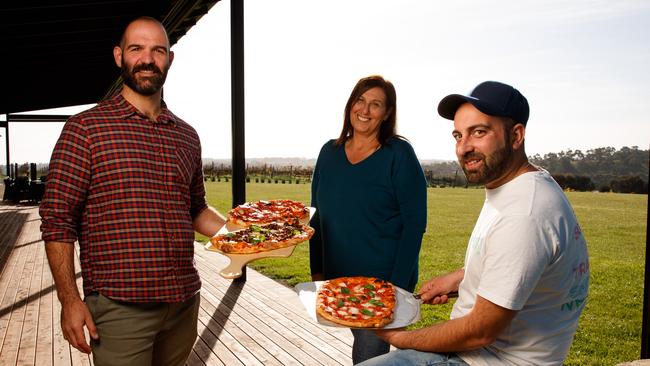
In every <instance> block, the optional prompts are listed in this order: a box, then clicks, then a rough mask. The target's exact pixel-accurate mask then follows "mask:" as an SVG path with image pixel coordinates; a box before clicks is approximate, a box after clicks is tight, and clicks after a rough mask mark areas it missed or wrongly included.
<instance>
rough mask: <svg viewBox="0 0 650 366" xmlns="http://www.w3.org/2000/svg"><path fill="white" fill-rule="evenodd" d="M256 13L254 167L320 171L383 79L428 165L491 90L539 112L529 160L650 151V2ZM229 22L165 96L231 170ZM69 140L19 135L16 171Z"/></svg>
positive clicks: (249, 148) (251, 72)
mask: <svg viewBox="0 0 650 366" xmlns="http://www.w3.org/2000/svg"><path fill="white" fill-rule="evenodd" d="M245 5H246V8H245V26H246V28H245V38H246V48H245V59H246V76H245V78H246V135H247V140H246V154H247V156H248V157H307V158H315V157H316V156H317V154H318V151H319V150H320V146H321V145H322V144H323V143H324V142H325V141H327V140H328V139H330V138H335V137H336V136H338V134H339V131H340V129H341V124H342V114H343V108H344V105H345V102H346V100H347V97H348V96H349V93H350V91H351V90H352V87H353V86H354V84H355V83H356V81H357V80H358V79H359V78H361V77H364V76H367V75H370V74H381V75H383V76H384V77H386V78H387V79H389V80H391V81H392V82H393V83H394V84H395V86H396V89H397V99H398V129H399V133H400V134H402V135H404V136H405V137H407V138H408V139H409V140H410V141H411V143H412V144H413V146H414V148H415V151H416V153H417V154H418V156H419V157H420V158H421V159H449V160H451V159H455V154H454V143H453V139H452V138H451V130H452V124H451V122H449V121H446V120H443V119H442V118H441V117H439V116H438V115H437V113H436V112H435V110H436V106H437V104H438V101H439V100H440V99H441V98H442V97H444V96H445V95H447V94H450V93H468V92H469V91H470V90H471V89H472V88H473V87H474V86H475V85H476V84H478V83H479V82H481V81H484V80H490V79H491V80H499V81H503V82H507V83H510V84H512V85H514V86H515V87H517V88H518V89H519V90H520V91H521V92H522V93H523V94H524V95H525V96H526V97H527V98H528V101H529V103H530V105H531V117H530V120H529V123H528V128H527V137H526V149H527V153H528V154H529V155H532V154H535V153H539V154H544V153H547V152H559V151H560V150H566V149H581V150H583V151H586V150H588V149H591V148H595V147H601V146H614V147H616V148H620V147H622V146H635V145H636V146H639V148H641V149H647V148H648V143H649V142H650V121H648V116H649V115H650V103H649V102H648V99H649V98H650V72H648V65H650V25H649V24H650V2H648V1H588V0H575V1H571V2H567V1H559V0H551V1H530V0H519V1H515V0H506V1H499V2H486V1H480V0H472V1H453V2H451V1H450V2H440V1H426V0H400V1H395V0H393V1H387V0H355V1H349V0H331V1H327V2H323V1H308V0H274V1H264V0H246V4H245ZM228 22H229V1H228V0H223V1H221V2H219V3H217V4H216V5H215V6H214V7H213V8H212V10H211V11H210V12H209V13H208V14H207V15H206V16H205V17H204V18H202V19H201V20H200V21H199V23H198V24H197V25H196V26H195V27H194V28H193V29H192V30H190V32H188V34H187V35H186V36H185V37H184V38H183V39H181V41H180V42H179V43H178V44H177V45H175V46H174V47H173V50H174V52H175V53H176V58H175V61H174V64H173V65H172V68H171V70H170V74H169V77H168V80H167V84H166V86H165V99H166V101H167V103H168V105H169V106H170V108H171V109H172V110H173V111H174V112H175V113H176V114H177V115H179V116H181V117H182V118H184V119H185V120H186V121H188V122H189V123H191V124H192V125H193V126H194V127H195V128H196V129H197V131H198V132H199V135H200V137H201V140H202V146H203V156H204V157H211V158H228V157H230V151H231V146H230V123H231V122H230V97H229V92H230V53H229V52H230V49H229V39H230V38H229V23H228ZM106 57H111V50H107V52H106ZM66 111H68V110H66ZM60 128H61V127H60V126H58V125H55V126H44V125H38V128H37V129H35V128H34V125H31V126H17V125H16V124H12V127H11V137H12V144H13V145H12V151H11V154H12V160H13V161H18V162H26V161H47V160H49V154H50V151H51V146H53V144H54V142H55V140H56V136H58V133H59V131H60ZM27 136H29V140H30V141H34V139H36V140H37V141H41V143H40V146H43V149H42V151H40V152H33V151H29V150H28V149H24V150H23V149H22V147H20V146H18V145H19V144H17V143H16V141H20V140H21V139H22V141H25V140H26V139H28V137H27ZM1 144H3V142H0V145H1ZM0 150H1V151H0V158H1V159H4V147H2V149H0Z"/></svg>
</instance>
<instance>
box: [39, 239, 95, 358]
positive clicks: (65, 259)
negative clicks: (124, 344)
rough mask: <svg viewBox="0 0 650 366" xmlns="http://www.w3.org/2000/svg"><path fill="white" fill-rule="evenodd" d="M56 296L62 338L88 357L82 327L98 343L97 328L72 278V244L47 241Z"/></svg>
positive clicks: (73, 277)
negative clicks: (59, 303)
mask: <svg viewBox="0 0 650 366" xmlns="http://www.w3.org/2000/svg"><path fill="white" fill-rule="evenodd" d="M45 252H46V254H47V260H48V262H49V264H50V270H51V271H52V277H53V278H54V285H55V286H56V292H57V296H58V298H59V301H60V302H61V330H62V331H63V337H64V338H65V339H67V340H68V342H70V344H71V345H72V346H73V347H74V348H76V349H78V350H79V351H81V352H85V353H90V351H91V348H90V346H89V345H88V343H87V342H86V336H85V334H84V330H83V327H84V325H85V326H86V327H87V328H88V332H89V333H90V336H91V337H92V338H93V339H99V335H98V334H97V328H96V327H95V323H94V322H93V318H92V315H91V314H90V311H89V310H88V307H87V306H86V304H85V303H84V302H83V301H82V300H81V297H80V296H79V291H78V290H77V284H76V281H75V274H74V244H71V243H62V242H55V241H50V242H46V243H45Z"/></svg>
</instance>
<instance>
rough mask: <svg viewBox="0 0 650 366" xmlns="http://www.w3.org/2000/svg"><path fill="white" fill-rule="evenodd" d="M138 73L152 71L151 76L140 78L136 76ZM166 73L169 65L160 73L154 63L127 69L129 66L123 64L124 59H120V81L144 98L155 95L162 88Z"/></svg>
mask: <svg viewBox="0 0 650 366" xmlns="http://www.w3.org/2000/svg"><path fill="white" fill-rule="evenodd" d="M138 71H153V72H154V74H153V75H152V76H147V77H142V76H140V77H139V78H138V77H137V76H136V73H137V72H138ZM167 71H169V65H168V66H167V67H165V70H164V71H162V70H160V69H159V68H158V66H156V65H155V64H154V63H150V64H141V65H137V66H134V67H133V68H131V69H129V66H128V65H127V64H126V62H124V58H122V80H123V81H124V84H126V85H127V86H128V87H129V88H131V89H133V91H135V92H136V93H138V94H142V95H146V96H150V95H154V94H156V93H157V92H158V91H159V90H160V89H161V88H162V86H163V84H165V79H167Z"/></svg>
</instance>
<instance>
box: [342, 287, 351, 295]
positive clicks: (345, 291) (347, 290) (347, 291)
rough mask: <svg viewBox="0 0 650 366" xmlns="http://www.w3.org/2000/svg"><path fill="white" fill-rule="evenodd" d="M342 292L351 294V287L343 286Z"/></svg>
mask: <svg viewBox="0 0 650 366" xmlns="http://www.w3.org/2000/svg"><path fill="white" fill-rule="evenodd" d="M341 293H343V294H346V295H347V294H349V293H350V289H349V288H347V287H341Z"/></svg>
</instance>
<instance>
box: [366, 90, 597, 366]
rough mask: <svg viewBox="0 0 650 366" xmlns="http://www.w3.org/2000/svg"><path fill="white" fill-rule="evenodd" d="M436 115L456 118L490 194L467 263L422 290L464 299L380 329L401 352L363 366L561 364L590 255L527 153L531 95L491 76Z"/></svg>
mask: <svg viewBox="0 0 650 366" xmlns="http://www.w3.org/2000/svg"><path fill="white" fill-rule="evenodd" d="M438 113H439V114H440V115H441V116H442V117H444V118H446V119H450V120H453V121H454V131H453V133H452V135H453V137H454V139H455V140H456V155H457V156H458V161H459V163H460V165H461V167H462V168H463V170H464V172H465V175H466V176H467V180H468V181H469V182H472V183H477V184H481V185H484V186H485V190H486V199H485V202H484V204H483V209H482V211H481V214H480V215H479V218H478V220H477V222H476V225H475V226H474V231H473V232H472V235H471V237H470V240H469V244H468V246H467V252H466V254H465V265H464V267H463V268H461V269H458V270H457V271H454V272H451V273H448V274H445V275H442V276H438V277H435V278H433V279H431V280H430V281H428V282H427V283H425V284H424V285H423V286H422V288H421V289H420V294H421V297H422V299H423V300H424V302H426V303H429V304H441V303H446V302H447V301H448V299H449V296H448V294H450V293H452V292H455V291H458V300H457V301H456V303H455V304H454V306H453V310H452V312H451V319H450V320H449V321H447V322H443V323H439V324H434V325H432V326H429V327H427V328H422V329H417V330H412V331H405V330H383V331H377V333H378V335H379V336H380V337H382V338H383V339H384V340H386V341H387V342H389V343H391V344H392V345H393V346H395V347H397V348H399V350H397V351H394V352H391V353H388V354H385V355H383V356H379V357H376V358H373V359H371V360H368V361H366V362H365V363H363V364H362V365H366V366H368V365H422V364H427V365H429V364H432V365H433V364H435V365H465V364H469V365H561V364H562V362H563V360H564V358H565V357H566V355H567V353H568V352H569V348H570V346H571V342H572V340H573V335H574V334H575V331H576V327H577V326H578V318H579V316H580V313H581V312H582V310H583V308H584V306H585V301H586V298H587V293H588V286H589V258H588V255H587V246H586V242H585V239H584V237H583V235H582V232H581V230H580V226H579V225H578V221H577V220H576V217H575V215H574V213H573V209H572V208H571V205H570V204H569V201H568V200H567V198H566V196H565V195H564V193H563V192H562V189H561V188H560V187H559V186H558V185H557V183H555V181H554V180H553V178H552V177H551V176H550V174H549V173H548V172H546V171H544V170H543V169H541V168H538V167H535V166H533V165H531V164H530V163H529V162H528V159H527V157H526V153H525V151H524V136H525V133H526V123H527V122H528V115H529V108H528V101H527V100H526V98H525V97H524V96H523V95H522V94H521V93H520V92H519V91H518V90H517V89H515V88H513V87H512V86H510V85H506V84H503V83H499V82H495V81H486V82H483V83H481V84H479V85H478V86H477V87H476V88H474V90H473V91H472V92H471V93H470V95H467V96H466V95H460V94H451V95H448V96H447V97H445V98H443V99H442V100H441V101H440V104H439V105H438Z"/></svg>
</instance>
